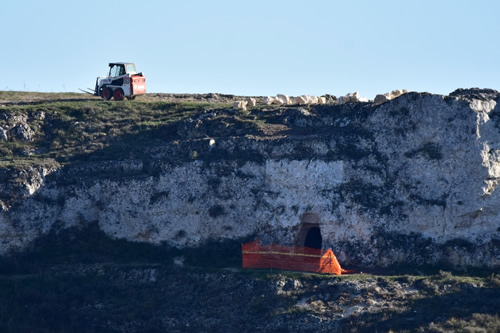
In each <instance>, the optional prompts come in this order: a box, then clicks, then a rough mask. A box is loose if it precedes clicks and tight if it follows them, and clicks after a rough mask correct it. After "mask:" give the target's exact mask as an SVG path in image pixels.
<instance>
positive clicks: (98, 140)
mask: <svg viewBox="0 0 500 333" xmlns="http://www.w3.org/2000/svg"><path fill="white" fill-rule="evenodd" d="M29 96H31V97H30V98H31V100H40V102H30V103H28V104H23V103H17V104H16V103H14V102H16V101H23V98H24V100H26V99H27V98H28V97H27V96H26V94H25V93H19V92H0V101H1V100H3V99H9V100H11V101H14V102H13V103H14V104H10V105H9V104H7V105H4V106H2V107H1V108H0V112H2V113H4V112H5V114H8V115H10V119H3V118H2V119H0V126H2V125H4V126H8V127H12V126H14V125H15V123H16V122H15V121H14V117H12V116H16V115H17V116H19V115H22V116H24V117H26V118H27V119H28V121H27V123H28V125H29V126H30V127H31V128H32V130H33V131H34V132H35V136H34V140H33V141H32V142H24V141H21V140H19V139H18V138H15V137H13V136H11V138H10V140H9V141H3V140H2V141H0V167H21V166H22V165H23V164H37V161H39V162H43V161H47V160H48V159H51V160H54V161H55V162H57V163H61V164H65V163H71V162H72V161H74V160H80V159H86V158H87V157H88V156H89V155H91V154H93V153H95V152H98V151H99V150H103V149H107V151H106V152H105V154H97V155H96V156H93V157H92V158H91V159H94V160H95V159H96V158H97V159H111V158H117V157H119V156H118V155H119V154H120V153H122V152H123V151H124V150H126V151H127V152H134V151H135V152H141V151H143V149H144V144H147V143H148V142H154V141H155V140H160V141H161V140H163V139H164V136H165V133H162V131H164V132H168V131H169V125H170V124H173V123H175V122H178V121H181V120H183V119H187V118H189V117H191V116H192V115H194V114H195V113H198V112H201V111H203V110H206V109H208V108H212V107H214V106H213V105H210V104H207V103H170V102H157V101H152V102H150V101H140V100H136V101H122V102H119V103H118V102H110V101H102V100H100V99H92V98H90V99H82V98H81V96H78V95H77V96H76V97H80V98H79V99H78V98H76V97H75V96H74V95H73V94H54V95H53V94H35V95H29ZM4 118H7V117H4ZM113 147H116V151H114V150H113ZM127 157H128V156H127V155H124V156H123V158H127Z"/></svg>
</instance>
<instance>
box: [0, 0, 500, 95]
mask: <svg viewBox="0 0 500 333" xmlns="http://www.w3.org/2000/svg"><path fill="white" fill-rule="evenodd" d="M499 13H500V1H498V0H489V1H487V0H475V1H471V0H433V1H428V0H418V1H401V0H400V1H391V0H378V1H373V0H344V1H336V0H329V1H328V0H324V1H321V0H308V1H295V0H287V1H273V0H266V1H261V0H253V1H237V0H213V1H206V0H205V1H201V0H200V1H197V0H182V1H181V0H178V1H160V0H158V1H157V0H142V1H137V0H135V1H129V0H120V1H114V0H107V1H96V0H79V1H67V0H43V1H42V0H37V1H35V0H3V1H1V3H0V60H1V67H2V75H1V78H0V90H26V91H42V92H66V91H78V88H87V87H93V86H94V83H95V78H96V76H100V75H105V74H106V73H107V71H108V66H107V64H108V63H109V62H115V61H127V62H135V63H136V65H137V69H138V70H139V71H143V72H144V73H145V75H146V78H147V84H148V92H163V93H208V92H217V93H226V94H238V95H276V94H278V93H283V94H287V95H292V96H295V95H302V94H311V95H322V94H326V93H327V94H332V95H336V96H341V95H345V94H347V93H349V92H354V91H359V92H360V94H361V95H362V96H365V97H368V98H374V97H375V95H376V94H377V93H385V92H388V91H391V90H393V89H398V88H401V89H403V88H404V89H408V90H410V91H428V92H431V93H439V94H448V93H450V92H452V91H453V90H455V89H456V88H470V87H480V88H493V89H497V90H500V83H499V82H500V38H499V36H500V19H499V15H500V14H499Z"/></svg>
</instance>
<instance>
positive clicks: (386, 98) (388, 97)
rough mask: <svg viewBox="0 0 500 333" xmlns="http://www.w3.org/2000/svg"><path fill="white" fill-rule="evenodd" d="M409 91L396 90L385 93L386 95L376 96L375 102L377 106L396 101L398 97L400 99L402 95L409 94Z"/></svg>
mask: <svg viewBox="0 0 500 333" xmlns="http://www.w3.org/2000/svg"><path fill="white" fill-rule="evenodd" d="M407 93H408V90H406V89H396V90H393V91H391V92H388V93H385V94H379V95H377V96H375V100H374V101H373V102H374V103H375V104H382V103H385V102H387V101H390V100H391V99H394V98H396V97H399V96H401V95H404V94H407Z"/></svg>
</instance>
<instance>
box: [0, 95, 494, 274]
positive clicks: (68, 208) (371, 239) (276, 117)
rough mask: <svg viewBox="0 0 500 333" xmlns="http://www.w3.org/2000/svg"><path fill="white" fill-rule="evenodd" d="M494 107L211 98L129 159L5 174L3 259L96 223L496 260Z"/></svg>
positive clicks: (453, 98)
mask: <svg viewBox="0 0 500 333" xmlns="http://www.w3.org/2000/svg"><path fill="white" fill-rule="evenodd" d="M499 100H500V95H499V93H498V92H496V91H493V90H477V89H470V90H460V89H459V90H457V91H455V92H453V93H452V94H450V95H449V96H441V95H432V94H427V93H408V94H404V95H402V96H400V97H398V98H396V99H394V100H390V101H388V102H386V103H383V104H380V105H374V104H373V103H346V104H333V105H318V106H304V107H300V106H277V107H269V106H261V107H255V108H252V109H250V110H249V111H248V112H247V113H246V114H244V115H241V114H239V112H238V111H235V110H232V109H230V108H229V107H227V108H225V107H213V108H207V109H205V110H202V111H199V112H196V113H193V114H192V115H191V116H190V117H188V118H185V119H181V120H178V121H175V122H172V123H169V124H168V125H165V126H164V127H161V128H159V129H158V131H157V132H156V133H155V140H152V141H150V142H146V143H145V144H144V145H143V147H142V151H141V153H140V154H122V155H121V156H118V157H116V156H113V157H112V158H109V159H107V160H106V159H102V158H101V159H98V160H95V161H92V158H88V159H80V160H79V161H78V162H74V163H64V164H62V166H61V165H59V164H58V163H54V164H50V165H35V166H27V167H25V168H21V169H19V168H17V169H13V168H4V169H3V170H1V172H2V175H3V176H2V177H3V178H4V179H5V180H6V181H4V182H3V184H2V185H1V187H0V191H1V193H0V195H1V196H0V200H2V211H1V213H0V239H1V241H0V252H1V253H8V252H9V251H12V250H19V249H23V248H25V247H27V246H29V244H30V242H32V241H33V240H34V239H36V238H37V237H39V236H40V235H42V234H45V233H47V232H48V231H49V230H50V229H51V228H66V227H69V226H75V225H85V224H87V223H89V222H93V221H98V224H99V226H100V228H101V229H102V230H103V231H104V232H106V233H107V234H108V235H110V236H112V237H117V238H125V239H128V240H132V241H145V242H152V243H160V242H167V243H168V244H171V245H174V246H179V247H184V246H196V245H198V244H201V243H203V242H204V241H207V240H213V239H216V240H219V239H235V240H239V239H250V238H261V239H262V241H263V242H278V243H281V244H284V245H293V244H297V245H303V244H301V242H303V239H304V233H305V232H307V230H309V229H310V228H313V227H314V228H319V229H320V231H321V236H322V243H321V246H322V247H325V248H326V247H331V248H332V249H333V250H334V252H335V253H336V254H337V257H338V258H339V260H340V261H341V262H342V263H344V264H347V265H359V266H372V267H384V266H389V265H394V264H409V265H422V264H437V263H439V262H447V263H450V264H452V265H454V266H486V267H490V268H492V267H498V266H500V194H499V191H497V186H498V182H499V180H500V106H499V105H498V102H499ZM1 112H5V111H1ZM39 121H44V122H50V121H54V118H53V117H52V118H50V117H47V119H43V120H39ZM102 154H104V155H105V154H106V152H105V149H104V148H103V152H102ZM7 179H8V181H7Z"/></svg>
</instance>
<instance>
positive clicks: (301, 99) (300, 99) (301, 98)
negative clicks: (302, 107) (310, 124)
mask: <svg viewBox="0 0 500 333" xmlns="http://www.w3.org/2000/svg"><path fill="white" fill-rule="evenodd" d="M295 102H296V103H297V104H307V99H306V98H305V96H304V95H302V96H297V97H296V98H295Z"/></svg>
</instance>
